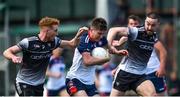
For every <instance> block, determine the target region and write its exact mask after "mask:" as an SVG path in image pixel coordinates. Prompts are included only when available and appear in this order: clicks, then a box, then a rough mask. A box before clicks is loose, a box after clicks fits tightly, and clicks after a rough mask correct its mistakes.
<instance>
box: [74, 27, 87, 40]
mask: <svg viewBox="0 0 180 97" xmlns="http://www.w3.org/2000/svg"><path fill="white" fill-rule="evenodd" d="M87 31H89V28H88V27H81V28H79V30H78V32H77V34H76V38H80V36H81V35H82V34H83V33H84V32H87Z"/></svg>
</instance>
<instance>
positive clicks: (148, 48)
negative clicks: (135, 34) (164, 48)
mask: <svg viewBox="0 0 180 97" xmlns="http://www.w3.org/2000/svg"><path fill="white" fill-rule="evenodd" d="M139 47H140V48H141V49H145V50H153V49H154V47H152V46H148V45H140V46H139Z"/></svg>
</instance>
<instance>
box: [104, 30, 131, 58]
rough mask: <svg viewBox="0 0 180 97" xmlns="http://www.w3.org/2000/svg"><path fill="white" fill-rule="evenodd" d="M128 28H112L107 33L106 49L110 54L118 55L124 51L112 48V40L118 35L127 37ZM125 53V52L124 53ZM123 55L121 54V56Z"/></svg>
mask: <svg viewBox="0 0 180 97" xmlns="http://www.w3.org/2000/svg"><path fill="white" fill-rule="evenodd" d="M128 33H129V31H128V28H127V27H114V28H111V29H110V30H109V32H108V35H107V40H108V48H109V51H110V53H113V54H120V53H121V52H124V51H118V50H117V49H116V48H115V47H114V46H113V44H112V43H113V40H114V38H115V36H116V35H120V36H128ZM126 53H127V52H126ZM122 55H123V54H122Z"/></svg>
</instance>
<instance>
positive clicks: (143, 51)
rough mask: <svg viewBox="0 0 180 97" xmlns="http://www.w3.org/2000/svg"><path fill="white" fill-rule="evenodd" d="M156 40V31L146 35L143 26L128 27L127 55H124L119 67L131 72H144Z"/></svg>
mask: <svg viewBox="0 0 180 97" xmlns="http://www.w3.org/2000/svg"><path fill="white" fill-rule="evenodd" d="M157 41H158V39H157V35H156V32H154V33H153V34H152V35H147V33H146V31H145V28H144V27H143V26H142V27H138V28H136V27H132V28H129V35H128V42H127V50H128V52H129V55H128V56H126V57H124V58H123V60H122V61H121V63H120V66H119V68H120V69H121V70H124V71H126V72H130V73H133V74H144V73H145V72H146V67H147V63H148V61H149V58H150V56H151V53H152V51H153V49H154V44H155V43H156V42H157Z"/></svg>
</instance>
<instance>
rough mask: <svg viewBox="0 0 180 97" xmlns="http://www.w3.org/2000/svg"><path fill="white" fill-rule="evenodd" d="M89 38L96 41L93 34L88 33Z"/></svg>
mask: <svg viewBox="0 0 180 97" xmlns="http://www.w3.org/2000/svg"><path fill="white" fill-rule="evenodd" d="M88 36H89V39H90V40H91V41H94V39H93V37H92V34H91V32H90V31H88Z"/></svg>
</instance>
